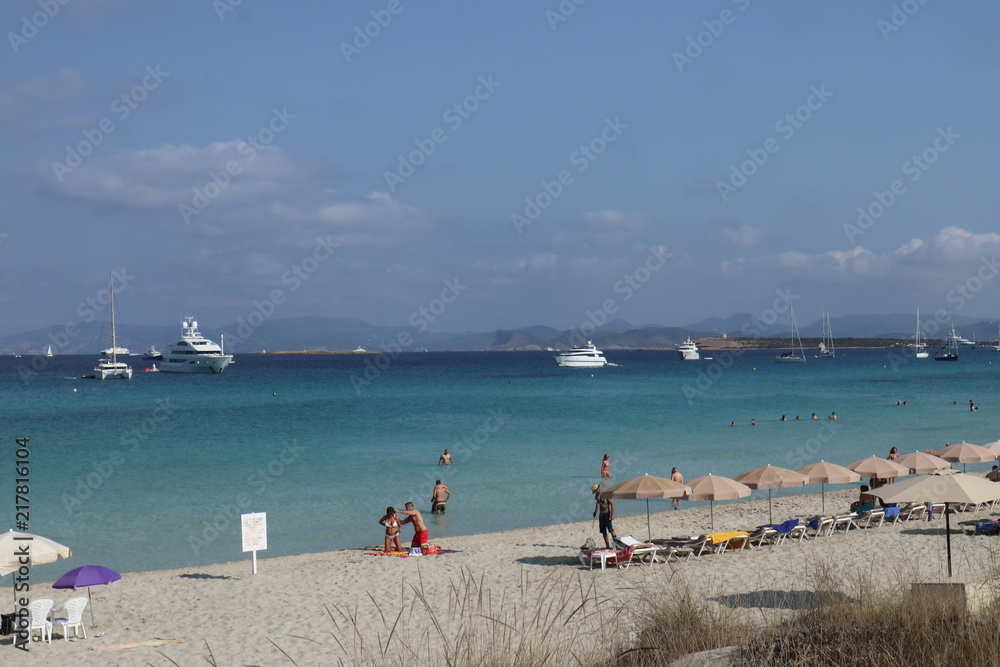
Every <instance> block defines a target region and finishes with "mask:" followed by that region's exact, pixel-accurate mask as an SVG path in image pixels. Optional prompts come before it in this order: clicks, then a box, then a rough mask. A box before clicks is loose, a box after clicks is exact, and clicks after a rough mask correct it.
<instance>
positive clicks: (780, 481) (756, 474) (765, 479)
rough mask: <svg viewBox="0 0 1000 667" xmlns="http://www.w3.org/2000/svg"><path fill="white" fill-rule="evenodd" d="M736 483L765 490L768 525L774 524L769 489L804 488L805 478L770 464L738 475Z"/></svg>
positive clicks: (798, 473) (800, 474)
mask: <svg viewBox="0 0 1000 667" xmlns="http://www.w3.org/2000/svg"><path fill="white" fill-rule="evenodd" d="M734 479H735V480H736V481H737V482H742V483H743V484H746V485H747V486H749V487H750V488H751V489H767V518H768V521H769V522H770V523H774V515H773V513H772V508H771V489H785V488H791V487H795V486H805V485H806V483H807V481H808V480H807V478H806V476H805V475H803V474H802V473H800V472H795V471H794V470H789V469H788V468H779V467H777V466H772V465H770V464H768V465H766V466H764V467H763V468H754V469H753V470H748V471H747V472H744V473H740V474H739V475H737V476H736V477H735V478H734Z"/></svg>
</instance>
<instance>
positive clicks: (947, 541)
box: [944, 503, 951, 579]
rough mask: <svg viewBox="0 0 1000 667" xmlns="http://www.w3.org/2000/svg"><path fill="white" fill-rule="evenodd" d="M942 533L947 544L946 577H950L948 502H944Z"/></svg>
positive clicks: (949, 517)
mask: <svg viewBox="0 0 1000 667" xmlns="http://www.w3.org/2000/svg"><path fill="white" fill-rule="evenodd" d="M944 535H945V542H946V543H947V544H948V578H949V579H951V514H950V513H949V512H948V503H945V504H944Z"/></svg>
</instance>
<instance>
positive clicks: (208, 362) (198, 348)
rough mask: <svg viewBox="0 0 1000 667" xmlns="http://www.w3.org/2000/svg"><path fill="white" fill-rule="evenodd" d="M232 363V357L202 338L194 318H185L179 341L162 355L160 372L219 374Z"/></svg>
mask: <svg viewBox="0 0 1000 667" xmlns="http://www.w3.org/2000/svg"><path fill="white" fill-rule="evenodd" d="M232 361H233V355H231V354H226V353H225V351H224V350H223V349H222V348H221V347H219V346H218V345H216V344H215V343H213V342H212V341H210V340H208V339H207V338H204V337H203V336H202V335H201V334H200V333H199V332H198V323H197V322H195V321H194V317H190V316H189V317H185V318H184V323H183V324H181V339H180V340H179V341H177V342H176V343H171V344H170V349H169V350H168V351H167V353H166V354H165V355H163V363H161V364H160V370H161V371H163V372H164V373H221V372H222V371H224V370H225V369H226V366H228V365H229V364H230V363H232Z"/></svg>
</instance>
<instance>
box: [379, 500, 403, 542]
mask: <svg viewBox="0 0 1000 667" xmlns="http://www.w3.org/2000/svg"><path fill="white" fill-rule="evenodd" d="M378 522H379V523H380V524H382V525H383V526H385V553H389V552H390V551H393V549H392V547H393V546H395V547H396V549H395V550H396V551H402V550H403V543H402V542H400V541H399V517H397V516H396V510H395V509H394V508H392V507H386V508H385V516H384V517H382V518H381V519H379V520H378Z"/></svg>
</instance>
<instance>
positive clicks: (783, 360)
mask: <svg viewBox="0 0 1000 667" xmlns="http://www.w3.org/2000/svg"><path fill="white" fill-rule="evenodd" d="M774 360H775V361H776V362H778V363H779V364H804V363H805V362H806V358H805V357H796V356H787V357H786V356H785V355H783V354H776V355H775V356H774Z"/></svg>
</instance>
